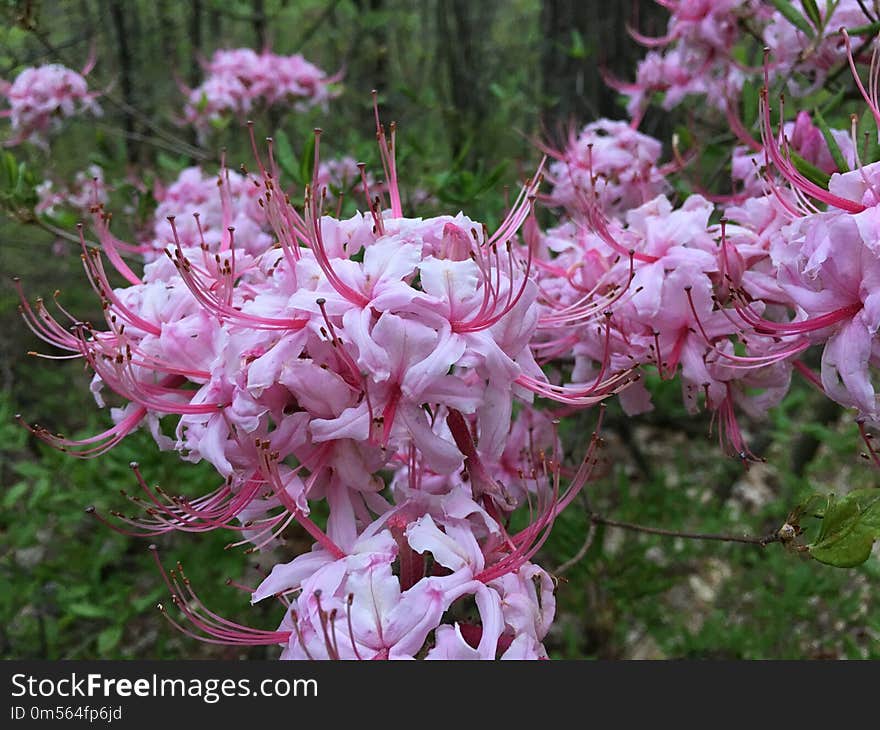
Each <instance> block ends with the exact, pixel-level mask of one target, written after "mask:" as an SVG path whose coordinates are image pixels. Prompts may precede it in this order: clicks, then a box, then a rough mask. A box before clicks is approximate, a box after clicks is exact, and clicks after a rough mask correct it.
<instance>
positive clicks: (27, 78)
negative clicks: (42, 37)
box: [0, 62, 101, 148]
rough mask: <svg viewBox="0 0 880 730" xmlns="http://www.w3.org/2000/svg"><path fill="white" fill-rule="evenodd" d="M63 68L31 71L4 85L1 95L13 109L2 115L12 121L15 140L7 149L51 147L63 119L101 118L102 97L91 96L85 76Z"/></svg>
mask: <svg viewBox="0 0 880 730" xmlns="http://www.w3.org/2000/svg"><path fill="white" fill-rule="evenodd" d="M90 68H91V62H90V63H89V64H88V65H87V67H86V69H84V71H83V73H82V74H78V73H77V72H76V71H72V70H71V69H69V68H66V67H64V66H61V65H60V64H55V63H53V64H47V65H45V66H36V67H28V68H26V69H24V70H23V71H22V72H21V73H20V74H19V75H18V76H17V77H16V78H15V81H14V82H13V83H11V84H9V83H5V82H0V92H2V94H3V96H5V97H6V100H7V101H8V103H9V107H10V108H9V109H8V110H6V111H4V112H0V115H2V116H7V117H9V118H10V119H11V121H12V132H13V134H12V137H11V138H10V139H8V140H7V141H6V142H5V143H4V144H5V145H6V146H7V147H11V146H13V145H17V144H21V143H22V142H25V141H28V142H31V143H32V144H35V145H37V146H39V147H44V148H47V147H48V135H49V133H50V132H52V131H53V130H55V129H57V127H58V126H59V123H60V121H61V120H62V119H64V118H66V117H71V116H74V115H79V114H84V113H90V114H94V115H96V116H99V115H100V114H101V108H100V107H99V106H98V104H97V103H96V102H95V98H96V97H97V96H99V94H98V93H96V92H90V91H89V89H88V84H87V82H86V80H85V75H86V74H87V73H88V71H89V70H90Z"/></svg>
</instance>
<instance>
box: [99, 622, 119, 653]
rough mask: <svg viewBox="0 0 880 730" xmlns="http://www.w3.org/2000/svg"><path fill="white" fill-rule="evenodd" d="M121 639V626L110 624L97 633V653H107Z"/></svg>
mask: <svg viewBox="0 0 880 730" xmlns="http://www.w3.org/2000/svg"><path fill="white" fill-rule="evenodd" d="M120 639H122V627H121V626H110V627H108V628H106V629H104V630H103V631H102V632H101V633H100V634H98V653H99V654H107V653H108V652H110V651H112V650H113V649H115V648H116V645H117V644H118V643H119V641H120Z"/></svg>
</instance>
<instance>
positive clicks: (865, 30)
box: [846, 20, 880, 36]
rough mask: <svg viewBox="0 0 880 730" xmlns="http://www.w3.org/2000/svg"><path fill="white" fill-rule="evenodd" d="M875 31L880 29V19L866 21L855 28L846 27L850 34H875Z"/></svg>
mask: <svg viewBox="0 0 880 730" xmlns="http://www.w3.org/2000/svg"><path fill="white" fill-rule="evenodd" d="M877 31H880V20H878V21H875V22H873V23H868V24H867V25H860V26H858V27H856V28H847V29H846V32H847V33H849V34H850V35H851V36H857V35H875V34H876V33H877Z"/></svg>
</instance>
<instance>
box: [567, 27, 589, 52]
mask: <svg viewBox="0 0 880 730" xmlns="http://www.w3.org/2000/svg"><path fill="white" fill-rule="evenodd" d="M568 55H569V56H571V57H572V58H581V59H582V58H586V57H587V44H586V43H584V37H583V35H581V33H580V32H579V31H578V30H576V29H575V28H572V29H571V47H570V48H569V49H568Z"/></svg>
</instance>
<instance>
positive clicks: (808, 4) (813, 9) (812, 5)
mask: <svg viewBox="0 0 880 730" xmlns="http://www.w3.org/2000/svg"><path fill="white" fill-rule="evenodd" d="M801 4H802V5H803V6H804V12H805V13H806V14H807V17H808V18H809V19H810V20H811V21H812V23H813V26H814V27H815V28H816V30H822V16H821V15H820V14H819V6H818V5H816V0H802V3H801Z"/></svg>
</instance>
